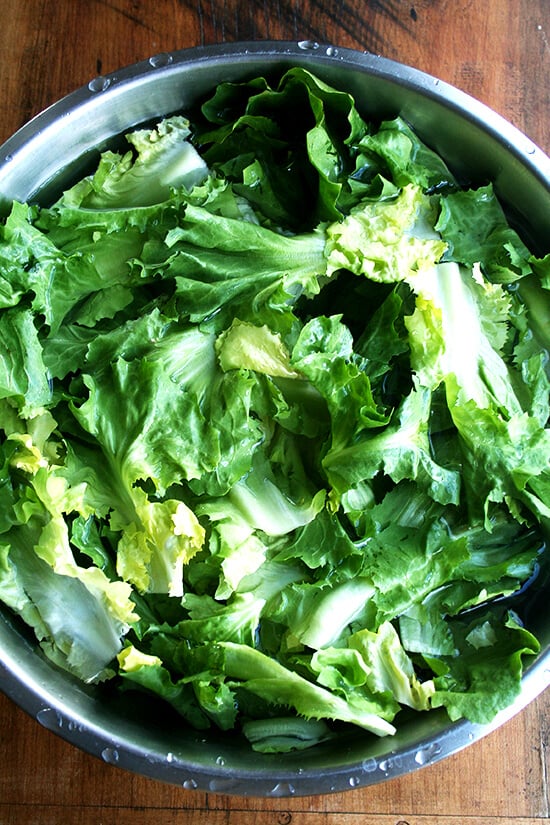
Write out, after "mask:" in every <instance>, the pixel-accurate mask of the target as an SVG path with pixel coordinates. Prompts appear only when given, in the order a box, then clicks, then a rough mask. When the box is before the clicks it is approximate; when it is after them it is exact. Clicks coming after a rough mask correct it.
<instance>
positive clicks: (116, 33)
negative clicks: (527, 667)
mask: <svg viewBox="0 0 550 825" xmlns="http://www.w3.org/2000/svg"><path fill="white" fill-rule="evenodd" d="M0 10H1V19H0V66H1V69H0V72H1V75H0V77H1V92H2V97H1V98H0V111H1V113H2V117H1V120H0V140H3V139H5V138H7V137H8V136H9V135H10V134H11V133H12V132H13V131H15V130H16V129H17V128H18V127H19V126H20V125H22V124H23V123H24V122H25V121H26V120H28V119H29V118H30V117H31V116H32V115H34V114H35V113H37V112H38V111H40V110H41V109H42V108H44V107H45V106H47V105H48V104H50V103H52V102H54V101H55V100H57V99H58V98H59V97H61V96H62V95H64V94H66V93H68V92H70V91H72V90H73V89H74V88H75V87H78V86H80V85H83V84H84V83H87V82H88V81H89V80H90V79H91V78H92V77H94V76H96V75H98V74H102V73H109V72H111V71H115V70H117V69H118V68H120V67H121V66H124V65H126V64H129V63H132V62H134V61H137V60H142V59H145V58H147V57H149V56H151V55H153V54H156V53H159V52H165V51H170V50H173V49H177V48H183V47H188V46H194V45H199V44H209V43H215V42H220V41H234V40H247V39H290V40H296V39H305V38H308V39H314V40H317V41H320V42H323V43H332V44H335V45H337V46H338V45H339V46H341V47H344V46H345V47H352V48H357V49H360V50H368V51H372V52H375V53H377V54H382V55H384V56H386V57H391V58H394V59H397V60H400V61H403V62H405V63H408V64H409V65H413V66H416V67H417V68H419V69H422V70H424V71H427V72H429V73H431V74H434V75H437V76H439V77H440V78H442V79H444V80H446V81H449V82H451V83H454V84H455V85H457V86H459V87H461V88H462V89H464V90H465V91H467V92H469V93H471V94H473V95H474V96H476V97H477V98H479V99H481V100H482V101H483V102H485V103H487V104H489V105H490V106H492V107H493V108H494V109H496V110H497V111H499V112H500V113H501V114H502V115H504V116H505V117H507V118H508V119H509V120H511V121H512V122H513V123H514V124H515V125H516V126H518V127H519V128H520V129H522V130H523V131H524V132H526V133H527V134H528V135H529V137H530V138H531V139H532V140H533V141H535V142H536V143H537V144H539V145H540V146H541V147H542V148H543V149H545V150H546V151H547V152H548V151H550V84H549V82H548V79H549V77H550V2H549V0H484V2H475V0H412V2H411V0H409V2H403V1H402V0H363V2H361V0H346V1H345V2H344V0H150V2H149V0H2V2H1V4H0ZM549 741H550V691H546V693H545V694H543V696H541V697H540V698H539V699H538V700H537V701H535V702H534V703H532V704H531V705H530V706H529V707H528V708H527V709H526V710H524V711H523V712H522V713H520V714H519V715H518V716H516V717H515V718H514V719H512V720H511V721H509V722H508V723H507V724H506V725H504V726H503V727H501V728H500V729H499V730H497V731H496V732H494V733H492V734H490V735H489V736H487V737H486V738H485V739H483V740H481V741H479V742H477V743H476V744H475V745H472V746H471V747H469V748H468V749H466V750H465V751H462V752H461V753H459V754H457V755H455V756H453V757H451V758H448V759H447V760H445V761H443V762H441V763H438V764H436V765H431V766H428V767H425V768H423V769H422V770H420V771H417V772H416V773H415V774H414V775H412V776H408V777H405V778H399V779H394V780H390V781H387V782H385V783H383V784H381V785H378V786H374V787H370V788H365V789H355V790H350V791H349V792H347V793H345V794H335V795H329V796H325V797H305V798H289V799H269V800H265V799H256V800H254V799H241V798H230V797H225V796H217V795H212V794H206V793H202V792H197V791H187V790H184V789H182V788H177V787H172V786H169V785H164V784H162V783H159V782H155V781H152V780H147V779H143V778H140V777H137V776H133V775H130V774H128V773H125V772H123V771H122V770H120V769H118V768H117V767H114V766H111V765H107V764H104V763H103V762H101V761H99V760H97V759H94V758H92V757H90V756H88V755H85V754H83V753H81V752H80V751H78V750H76V749H75V748H73V747H72V746H69V745H68V744H66V743H65V742H63V741H62V740H60V739H59V738H58V737H56V736H55V735H54V734H53V733H51V732H50V731H48V730H45V729H44V728H42V727H41V726H40V725H39V724H38V723H37V722H35V721H34V720H32V719H30V718H29V717H27V716H26V715H25V714H24V713H23V712H22V711H20V710H19V709H18V708H16V707H15V706H14V705H13V704H12V703H10V702H9V701H8V700H7V699H6V698H5V697H3V696H0V823H1V825H23V823H24V825H59V823H64V822H66V823H70V825H91V823H94V825H111V823H112V824H113V825H114V823H116V824H117V825H151V823H155V825H168V824H169V823H170V824H171V823H174V825H175V823H178V825H181V824H182V823H188V822H193V823H204V825H222V823H223V825H252V823H254V825H289V823H292V825H359V823H362V824H363V823H364V824H365V825H367V823H368V825H434V823H435V825H438V824H440V825H474V824H475V825H478V824H479V823H493V822H494V823H499V825H535V823H540V822H541V821H548V820H550V801H549V776H550V764H549V757H548V748H549Z"/></svg>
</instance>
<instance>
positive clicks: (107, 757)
mask: <svg viewBox="0 0 550 825" xmlns="http://www.w3.org/2000/svg"><path fill="white" fill-rule="evenodd" d="M101 758H102V759H103V761H104V762H107V763H108V764H109V765H116V764H117V762H118V760H119V759H120V754H119V752H118V751H117V749H116V748H103V750H102V751H101Z"/></svg>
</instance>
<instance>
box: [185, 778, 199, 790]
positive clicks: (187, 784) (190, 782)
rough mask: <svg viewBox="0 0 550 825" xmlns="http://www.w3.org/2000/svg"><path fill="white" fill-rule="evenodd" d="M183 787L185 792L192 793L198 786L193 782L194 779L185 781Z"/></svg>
mask: <svg viewBox="0 0 550 825" xmlns="http://www.w3.org/2000/svg"><path fill="white" fill-rule="evenodd" d="M183 787H184V788H185V790H186V791H194V790H196V788H198V787H199V786H198V784H197V782H195V780H194V779H186V780H185V782H184V783H183Z"/></svg>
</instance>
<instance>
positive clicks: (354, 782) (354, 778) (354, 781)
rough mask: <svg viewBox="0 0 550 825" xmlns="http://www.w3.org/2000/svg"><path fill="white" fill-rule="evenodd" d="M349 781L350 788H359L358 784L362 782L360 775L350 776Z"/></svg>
mask: <svg viewBox="0 0 550 825" xmlns="http://www.w3.org/2000/svg"><path fill="white" fill-rule="evenodd" d="M348 782H349V786H350V788H357V786H358V785H360V784H361V780H360V779H359V777H358V776H350V778H349V780H348Z"/></svg>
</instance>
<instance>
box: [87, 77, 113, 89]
mask: <svg viewBox="0 0 550 825" xmlns="http://www.w3.org/2000/svg"><path fill="white" fill-rule="evenodd" d="M110 85H111V81H110V80H109V78H108V77H103V75H99V77H94V78H93V80H90V82H89V83H88V89H89V90H90V91H91V92H104V91H105V90H106V89H108V88H109V86H110Z"/></svg>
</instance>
